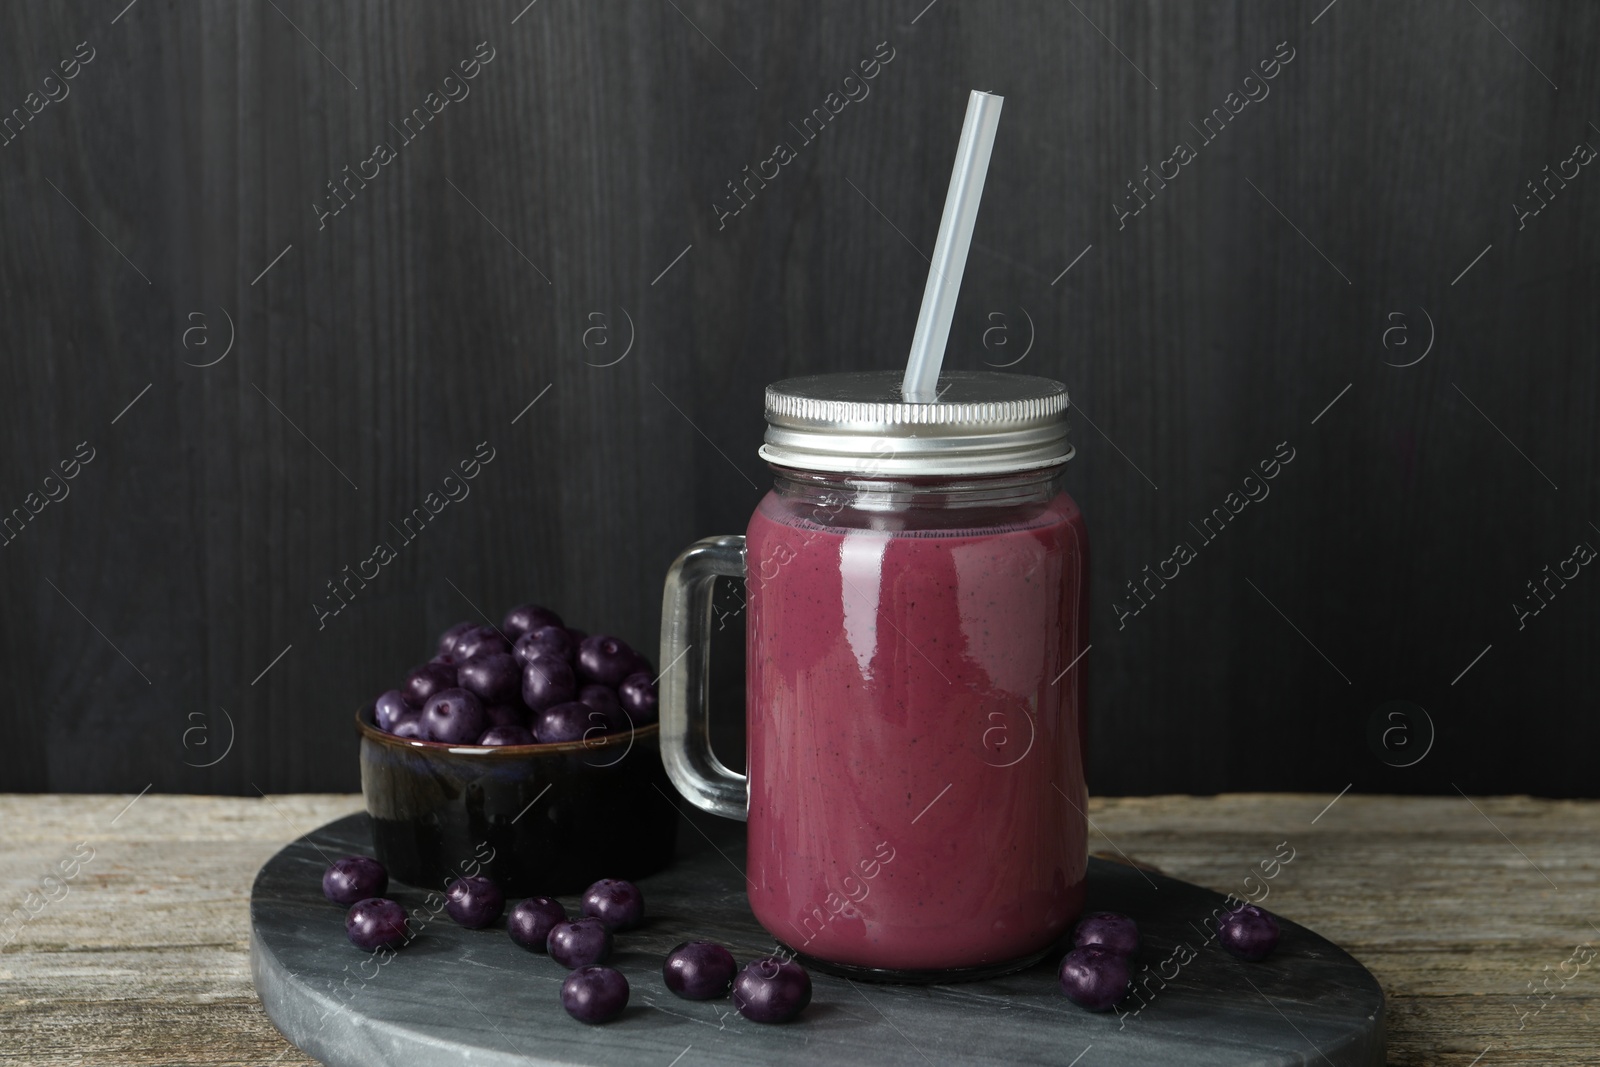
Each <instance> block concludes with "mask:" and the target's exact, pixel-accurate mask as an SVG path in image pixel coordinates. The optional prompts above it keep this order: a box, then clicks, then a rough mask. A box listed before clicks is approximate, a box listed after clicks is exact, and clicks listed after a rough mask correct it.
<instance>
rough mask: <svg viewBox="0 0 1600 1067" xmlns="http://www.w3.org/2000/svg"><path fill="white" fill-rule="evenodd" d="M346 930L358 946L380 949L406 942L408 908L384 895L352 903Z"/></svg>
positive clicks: (398, 945) (367, 949) (372, 949)
mask: <svg viewBox="0 0 1600 1067" xmlns="http://www.w3.org/2000/svg"><path fill="white" fill-rule="evenodd" d="M344 932H345V934H346V935H348V936H349V938H350V943H351V944H352V945H354V946H355V947H356V948H359V949H365V950H366V951H368V952H376V951H377V950H378V949H380V948H399V947H400V946H401V945H403V944H405V942H406V909H404V908H402V907H401V906H400V905H399V904H396V903H395V902H394V901H392V900H385V899H384V898H383V897H368V898H367V899H366V900H359V901H357V902H356V903H354V904H352V905H351V906H350V911H349V912H348V913H347V914H346V915H345V917H344Z"/></svg>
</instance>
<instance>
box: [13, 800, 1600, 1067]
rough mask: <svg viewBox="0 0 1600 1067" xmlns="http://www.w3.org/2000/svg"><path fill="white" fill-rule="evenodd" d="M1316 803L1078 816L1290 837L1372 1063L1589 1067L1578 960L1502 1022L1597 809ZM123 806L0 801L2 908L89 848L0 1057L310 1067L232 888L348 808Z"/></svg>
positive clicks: (1568, 899) (1583, 931)
mask: <svg viewBox="0 0 1600 1067" xmlns="http://www.w3.org/2000/svg"><path fill="white" fill-rule="evenodd" d="M1330 799H1332V797H1331V795H1329V796H1313V795H1303V794H1300V795H1296V794H1281V795H1243V794H1236V795H1224V796H1219V797H1209V798H1197V797H1174V796H1168V797H1148V798H1136V799H1097V800H1095V801H1093V802H1092V805H1091V809H1090V813H1091V816H1092V818H1093V819H1094V821H1095V824H1096V826H1097V827H1098V828H1099V830H1100V831H1101V833H1100V835H1099V836H1097V837H1096V838H1095V839H1094V840H1095V845H1094V847H1095V850H1096V851H1097V852H1103V853H1106V854H1110V855H1113V856H1115V855H1117V854H1118V852H1117V850H1118V849H1120V850H1121V851H1122V852H1124V853H1126V854H1127V855H1128V856H1129V857H1131V858H1133V859H1136V860H1138V861H1140V862H1144V863H1150V864H1153V865H1155V866H1156V867H1159V868H1160V869H1161V870H1163V871H1165V872H1167V873H1169V874H1172V875H1174V876H1177V877H1181V878H1185V879H1188V880H1190V881H1194V882H1198V883H1200V884H1203V885H1207V886H1209V887H1211V888H1214V889H1217V890H1220V891H1224V892H1229V891H1231V892H1238V893H1241V894H1245V893H1246V892H1247V891H1248V890H1249V887H1247V886H1246V884H1245V882H1244V879H1245V877H1246V876H1247V875H1248V874H1249V873H1250V872H1251V871H1252V869H1254V868H1255V867H1256V866H1257V864H1258V863H1259V862H1260V861H1261V860H1263V859H1267V858H1270V857H1271V856H1272V855H1273V853H1274V850H1275V847H1276V845H1277V843H1278V842H1281V841H1288V842H1289V843H1290V844H1291V845H1292V846H1293V847H1294V849H1295V858H1294V859H1293V861H1292V862H1291V863H1289V864H1288V865H1287V866H1285V867H1284V868H1282V870H1281V871H1280V873H1279V874H1278V875H1277V877H1276V878H1274V879H1272V880H1271V881H1270V882H1268V883H1267V884H1268V885H1269V886H1270V890H1269V895H1268V897H1267V898H1266V901H1265V903H1266V904H1267V906H1268V907H1270V908H1274V909H1276V910H1279V911H1281V912H1283V913H1284V914H1285V915H1287V916H1289V917H1291V918H1293V919H1295V920H1296V921H1297V922H1300V923H1303V924H1305V925H1307V926H1310V927H1312V928H1313V929H1315V930H1317V931H1318V932H1320V933H1322V934H1324V935H1325V936H1327V937H1329V938H1330V939H1332V940H1334V941H1336V942H1338V943H1339V944H1341V945H1342V946H1344V947H1345V948H1346V949H1348V950H1349V951H1350V952H1351V953H1352V954H1353V955H1355V956H1356V958H1357V959H1359V960H1361V961H1362V962H1363V963H1364V964H1365V965H1366V966H1367V967H1368V968H1369V969H1370V970H1371V971H1372V972H1373V974H1374V975H1376V976H1377V977H1378V979H1379V981H1380V982H1381V983H1382V984H1383V987H1384V991H1385V993H1386V994H1387V995H1388V997H1389V998H1390V1001H1389V1011H1390V1027H1389V1047H1390V1058H1391V1062H1393V1063H1395V1064H1418V1065H1435V1064H1436V1065H1440V1067H1447V1065H1465V1064H1467V1063H1470V1062H1471V1061H1472V1060H1473V1058H1474V1057H1476V1056H1478V1055H1479V1054H1480V1053H1484V1052H1485V1050H1486V1049H1487V1050H1488V1052H1487V1053H1486V1054H1485V1055H1484V1056H1483V1059H1482V1060H1480V1061H1479V1062H1480V1063H1481V1064H1483V1065H1484V1067H1493V1065H1497V1064H1513V1063H1520V1064H1550V1063H1562V1064H1600V1049H1597V1048H1596V1042H1595V1041H1594V1034H1595V1033H1596V1032H1597V1023H1600V978H1597V975H1596V972H1595V970H1594V969H1593V968H1592V967H1585V968H1584V969H1583V970H1582V971H1581V972H1580V973H1578V974H1577V975H1576V976H1575V977H1573V978H1572V980H1571V981H1570V982H1569V983H1568V984H1567V985H1566V987H1565V988H1563V989H1560V991H1559V992H1558V993H1557V994H1556V995H1555V996H1554V997H1553V998H1551V999H1550V1000H1549V1002H1548V1006H1546V1007H1545V1008H1544V1010H1543V1011H1542V1012H1540V1013H1538V1014H1537V1015H1536V1016H1532V1017H1530V1018H1528V1019H1526V1025H1525V1027H1523V1028H1521V1029H1519V1028H1518V1023H1519V1021H1522V1020H1521V1018H1520V1016H1521V1013H1522V1012H1524V1011H1529V1010H1531V1008H1532V1007H1533V1006H1534V1004H1533V1002H1531V1001H1529V1000H1528V998H1527V995H1528V983H1530V982H1534V983H1538V982H1540V981H1542V980H1543V978H1544V976H1546V975H1550V974H1554V972H1555V969H1556V968H1558V967H1560V965H1561V964H1562V962H1563V961H1565V960H1566V959H1567V958H1568V956H1569V954H1570V953H1571V951H1572V949H1573V947H1574V946H1576V945H1578V944H1580V943H1585V942H1587V943H1590V944H1597V943H1600V932H1597V931H1595V930H1594V929H1593V927H1592V926H1590V925H1589V923H1590V916H1591V915H1592V908H1593V902H1594V901H1595V900H1596V899H1600V802H1590V801H1544V800H1531V799H1528V798H1526V797H1504V798H1491V799H1476V798H1475V800H1474V802H1471V803H1469V802H1468V801H1467V800H1466V799H1464V798H1462V797H1423V798H1401V797H1388V796H1357V795H1348V796H1345V797H1343V798H1341V799H1339V800H1338V801H1337V803H1335V804H1334V805H1333V807H1332V808H1329V809H1328V810H1327V811H1326V812H1325V813H1324V812H1323V809H1324V807H1325V806H1326V805H1327V804H1328V801H1329V800H1330ZM128 800H129V798H128V797H108V796H66V797H48V798H46V797H26V796H15V795H8V796H0V825H3V826H4V827H5V829H6V832H5V837H4V840H3V841H0V893H3V894H4V896H3V897H0V903H4V904H5V905H6V907H7V908H8V909H9V908H14V907H18V906H20V905H21V904H22V901H23V898H24V895H25V894H26V893H27V892H28V891H29V890H30V888H36V887H37V885H38V881H39V878H40V877H41V876H42V875H43V874H44V873H45V872H46V871H47V870H49V869H50V868H52V867H53V866H54V865H55V864H56V863H58V861H60V860H62V859H64V858H68V857H71V856H72V855H73V854H74V848H75V847H76V846H78V843H79V842H85V843H87V844H88V845H89V846H90V847H92V848H93V849H94V856H93V859H92V860H91V861H89V862H88V863H86V864H83V865H82V867H81V870H80V871H79V873H78V876H77V877H76V878H73V879H72V880H70V882H68V889H67V892H66V895H65V896H64V897H62V898H61V899H59V900H57V901H56V902H54V903H50V904H47V905H46V906H45V907H44V909H43V910H42V911H41V912H40V914H39V915H38V916H37V917H36V918H34V919H33V920H32V921H31V922H29V923H28V924H27V925H26V926H24V927H23V928H22V929H21V930H20V931H19V932H18V933H17V936H16V937H15V940H14V941H13V942H12V943H11V944H9V945H7V946H6V947H4V949H3V950H0V982H3V983H4V984H3V986H0V998H3V999H0V1007H3V1010H0V1037H3V1038H4V1040H3V1041H0V1062H17V1063H27V1064H42V1065H51V1067H54V1065H57V1064H69V1063H107V1062H115V1063H119V1064H135V1065H138V1064H157V1063H170V1062H172V1061H173V1060H174V1059H182V1061H183V1062H186V1063H194V1064H204V1065H213V1064H235V1063H238V1064H261V1063H266V1062H277V1063H304V1062H310V1061H308V1060H305V1059H304V1058H303V1057H301V1056H299V1055H298V1053H296V1052H294V1051H293V1050H290V1049H288V1048H287V1046H286V1045H285V1043H284V1042H283V1040H282V1039H281V1037H279V1036H278V1035H277V1032H276V1031H275V1030H274V1029H273V1028H272V1026H271V1024H270V1023H269V1022H268V1021H267V1019H266V1017H265V1015H264V1014H263V1013H262V1012H261V1010H260V1008H259V1006H258V1004H257V1003H256V1001H255V998H254V994H253V992H252V990H251V986H250V978H249V971H248V965H247V954H246V952H247V950H246V944H247V932H248V917H247V902H248V898H249V890H250V884H251V880H252V879H253V877H254V875H255V871H256V869H257V868H258V867H259V866H260V864H261V863H262V862H264V861H265V860H266V859H267V858H268V857H269V856H270V855H271V854H272V853H273V852H275V851H276V850H277V849H278V848H279V847H281V846H282V845H283V844H284V843H286V842H287V841H289V840H291V839H292V838H294V837H295V836H297V835H298V833H300V832H303V831H305V830H308V829H310V828H312V827H314V826H317V825H320V824H321V823H323V822H326V821H328V820H331V819H333V818H336V817H338V816H340V815H344V814H347V813H349V812H351V811H355V810H359V809H360V807H361V802H360V799H359V798H358V797H352V796H343V795H288V796H274V797H272V798H271V800H270V801H268V800H264V799H256V800H247V799H235V798H202V797H171V796H163V795H154V794H153V795H149V796H146V797H144V798H143V799H141V800H139V801H138V802H137V803H136V804H135V805H134V806H133V807H132V808H131V809H128V810H127V811H126V812H124V813H123V814H121V815H120V816H119V815H118V813H119V811H122V809H123V807H124V806H125V805H126V804H127V802H128ZM1473 803H1476V804H1477V807H1478V808H1479V809H1481V813H1480V811H1479V810H1475V809H1474V807H1473ZM1319 813H1320V814H1319ZM1485 816H1487V818H1486V817H1485ZM114 817H115V818H116V822H115V824H114V825H113V824H112V823H111V820H112V819H113V818H114ZM1313 819H1315V820H1316V821H1315V822H1313V821H1312V820H1313ZM1490 819H1492V820H1493V821H1494V824H1495V825H1497V826H1498V827H1499V830H1496V829H1495V826H1492V825H1490V822H1489V820H1490ZM1500 831H1504V834H1505V835H1506V836H1501V832H1500ZM1507 837H1509V838H1510V841H1511V842H1514V843H1515V844H1514V845H1513V844H1511V843H1508V841H1507V839H1506V838H1507ZM1518 849H1520V850H1521V852H1520V853H1519V851H1518ZM1532 864H1537V865H1538V869H1535V867H1534V866H1532ZM1540 870H1542V871H1543V872H1544V873H1545V875H1548V876H1549V879H1550V881H1548V882H1547V881H1546V880H1545V877H1544V875H1541V874H1540V873H1539V871H1540ZM1552 882H1553V883H1554V885H1552V884H1551V883H1552ZM1546 968H1550V970H1546ZM1570 972H1571V967H1569V968H1568V973H1569V974H1570ZM1557 984H1558V979H1554V978H1553V979H1552V986H1555V985H1557ZM275 1056H277V1057H281V1058H279V1059H277V1060H275V1061H274V1060H273V1057H275Z"/></svg>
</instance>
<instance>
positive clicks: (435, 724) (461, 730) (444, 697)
mask: <svg viewBox="0 0 1600 1067" xmlns="http://www.w3.org/2000/svg"><path fill="white" fill-rule="evenodd" d="M488 723H489V717H488V716H487V715H486V714H484V711H483V702H482V701H480V700H479V699H478V698H477V697H476V696H474V695H473V694H472V693H469V692H467V691H466V690H465V689H441V690H440V691H439V692H437V693H435V694H433V696H431V697H429V698H428V703H427V704H425V705H424V706H423V708H422V727H423V729H424V730H426V731H427V734H428V740H430V741H443V742H445V743H446V744H451V745H471V744H476V743H477V740H478V738H480V737H482V736H483V731H484V729H485V728H486V727H487V726H488Z"/></svg>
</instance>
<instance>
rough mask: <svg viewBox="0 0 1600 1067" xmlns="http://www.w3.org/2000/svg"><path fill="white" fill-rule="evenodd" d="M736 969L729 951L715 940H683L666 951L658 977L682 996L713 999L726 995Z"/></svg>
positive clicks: (737, 967) (736, 965) (693, 998)
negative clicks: (663, 963)
mask: <svg viewBox="0 0 1600 1067" xmlns="http://www.w3.org/2000/svg"><path fill="white" fill-rule="evenodd" d="M738 970H739V965H738V964H736V963H735V962H734V961H733V953H731V952H729V951H728V950H727V949H725V948H723V947H722V946H721V945H719V944H717V943H716V942H715V941H685V942H684V943H683V944H681V945H679V946H678V947H677V948H675V949H673V950H672V951H671V952H670V953H668V954H667V962H666V964H665V965H663V966H662V968H661V978H662V980H663V981H664V982H666V984H667V988H668V989H670V990H672V991H673V992H674V993H676V994H677V995H678V996H680V997H682V998H683V999H685V1000H714V999H716V998H717V997H721V996H726V995H727V993H728V990H729V989H730V988H732V986H733V976H734V974H735V973H737V971H738Z"/></svg>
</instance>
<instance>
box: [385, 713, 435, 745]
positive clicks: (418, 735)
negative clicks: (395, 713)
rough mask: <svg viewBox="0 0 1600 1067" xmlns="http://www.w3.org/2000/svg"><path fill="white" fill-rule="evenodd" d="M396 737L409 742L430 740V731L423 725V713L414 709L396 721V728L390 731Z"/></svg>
mask: <svg viewBox="0 0 1600 1067" xmlns="http://www.w3.org/2000/svg"><path fill="white" fill-rule="evenodd" d="M389 732H390V733H391V734H394V736H396V737H404V738H406V739H407V740H409V741H426V740H428V731H427V729H426V727H424V726H423V725H422V711H421V710H420V709H413V710H411V711H408V712H406V713H405V714H404V715H401V716H400V718H399V719H397V720H395V724H394V726H393V727H392V728H391V729H390V730H389Z"/></svg>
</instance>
